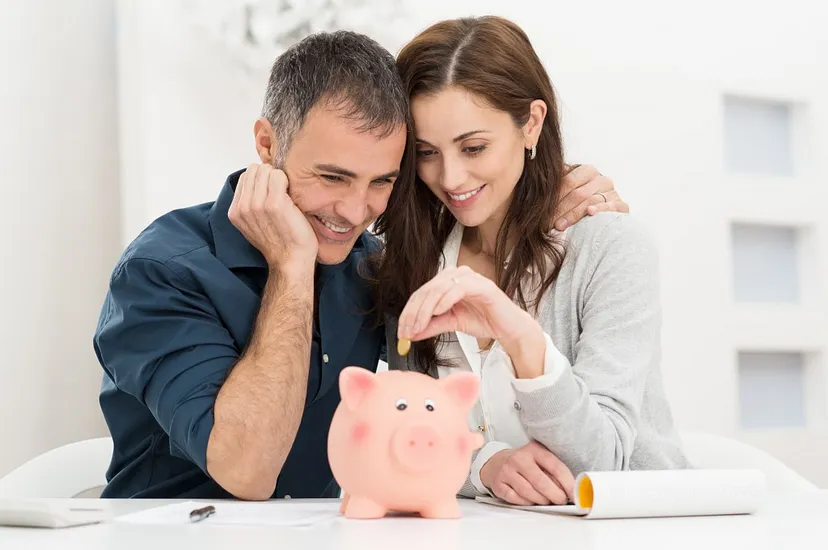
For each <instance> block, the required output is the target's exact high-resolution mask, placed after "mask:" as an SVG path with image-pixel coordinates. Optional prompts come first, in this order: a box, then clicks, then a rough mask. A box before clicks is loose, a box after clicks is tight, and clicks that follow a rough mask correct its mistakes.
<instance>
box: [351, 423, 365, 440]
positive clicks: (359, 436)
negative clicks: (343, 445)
mask: <svg viewBox="0 0 828 550" xmlns="http://www.w3.org/2000/svg"><path fill="white" fill-rule="evenodd" d="M366 439H368V424H367V423H366V422H357V424H356V425H355V426H354V427H353V429H352V430H351V440H352V441H353V442H354V443H356V444H359V443H363V442H364V441H365V440H366Z"/></svg>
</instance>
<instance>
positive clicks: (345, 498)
mask: <svg viewBox="0 0 828 550" xmlns="http://www.w3.org/2000/svg"><path fill="white" fill-rule="evenodd" d="M347 506H348V493H346V492H344V491H343V492H342V504H340V505H339V513H340V514H344V513H345V508H346V507H347Z"/></svg>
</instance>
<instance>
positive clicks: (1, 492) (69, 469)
mask: <svg viewBox="0 0 828 550" xmlns="http://www.w3.org/2000/svg"><path fill="white" fill-rule="evenodd" d="M111 458H112V438H110V437H101V438H97V439H87V440H85V441H77V442H75V443H69V444H68V445H63V446H61V447H58V448H56V449H52V450H51V451H47V452H45V453H43V454H41V455H39V456H36V457H35V458H33V459H31V460H29V461H28V462H26V463H25V464H23V465H21V466H19V467H18V468H16V469H15V470H12V471H11V472H9V473H8V474H6V475H5V476H4V477H2V478H0V498H73V497H76V496H91V497H97V496H99V495H100V490H101V489H102V488H103V487H104V486H105V485H106V470H107V468H108V467H109V461H110V459H111ZM90 492H93V494H89V493H90Z"/></svg>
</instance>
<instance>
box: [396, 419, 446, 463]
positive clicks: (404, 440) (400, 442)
mask: <svg viewBox="0 0 828 550" xmlns="http://www.w3.org/2000/svg"><path fill="white" fill-rule="evenodd" d="M392 447H393V452H394V455H395V457H396V459H397V461H398V462H399V463H400V464H401V465H402V466H404V467H405V468H407V469H410V470H425V469H429V468H431V467H432V466H433V465H434V464H435V462H437V460H438V456H439V454H440V452H441V450H442V447H443V442H442V438H441V437H440V434H438V433H437V430H435V429H434V428H431V427H429V426H409V427H403V428H400V429H399V430H397V432H396V434H395V435H394V440H393V444H392Z"/></svg>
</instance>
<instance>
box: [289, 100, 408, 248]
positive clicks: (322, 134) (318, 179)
mask: <svg viewBox="0 0 828 550" xmlns="http://www.w3.org/2000/svg"><path fill="white" fill-rule="evenodd" d="M359 124H360V121H353V120H348V119H346V118H344V117H343V116H342V114H341V113H338V112H337V111H336V110H332V109H329V108H326V107H321V106H318V107H315V108H314V109H313V110H312V111H311V112H310V113H309V114H308V116H307V118H306V120H305V123H304V125H303V126H302V128H301V129H300V130H299V132H297V134H296V136H295V137H294V139H293V142H292V143H291V146H290V150H289V151H288V153H287V156H286V157H285V162H284V166H283V170H284V171H285V174H287V177H288V181H289V187H288V194H289V195H290V197H291V198H292V199H293V202H294V203H295V204H296V206H297V207H298V208H299V210H301V211H302V212H303V213H304V214H305V217H307V219H308V222H309V223H310V225H311V227H313V230H314V231H315V232H316V238H317V239H318V241H319V254H318V257H317V260H318V261H319V263H322V264H337V263H340V262H342V261H344V260H345V258H346V257H347V256H348V254H349V253H350V251H351V249H352V248H353V246H354V243H355V242H356V240H357V238H358V237H359V236H360V234H361V233H362V232H363V231H365V229H366V228H367V227H368V226H369V225H371V223H372V222H373V221H374V220H375V219H376V218H377V216H379V215H380V214H382V212H383V211H384V210H385V207H386V205H387V204H388V198H389V196H390V195H391V189H392V187H393V185H394V181H395V180H396V178H397V175H398V173H399V169H400V163H401V161H402V157H403V151H404V149H405V139H406V129H405V126H404V125H400V127H399V128H397V129H395V130H394V132H392V133H390V134H389V135H388V136H386V137H383V138H378V137H377V136H376V135H375V134H374V133H372V132H365V131H360V130H358V129H357V127H358V126H359Z"/></svg>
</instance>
